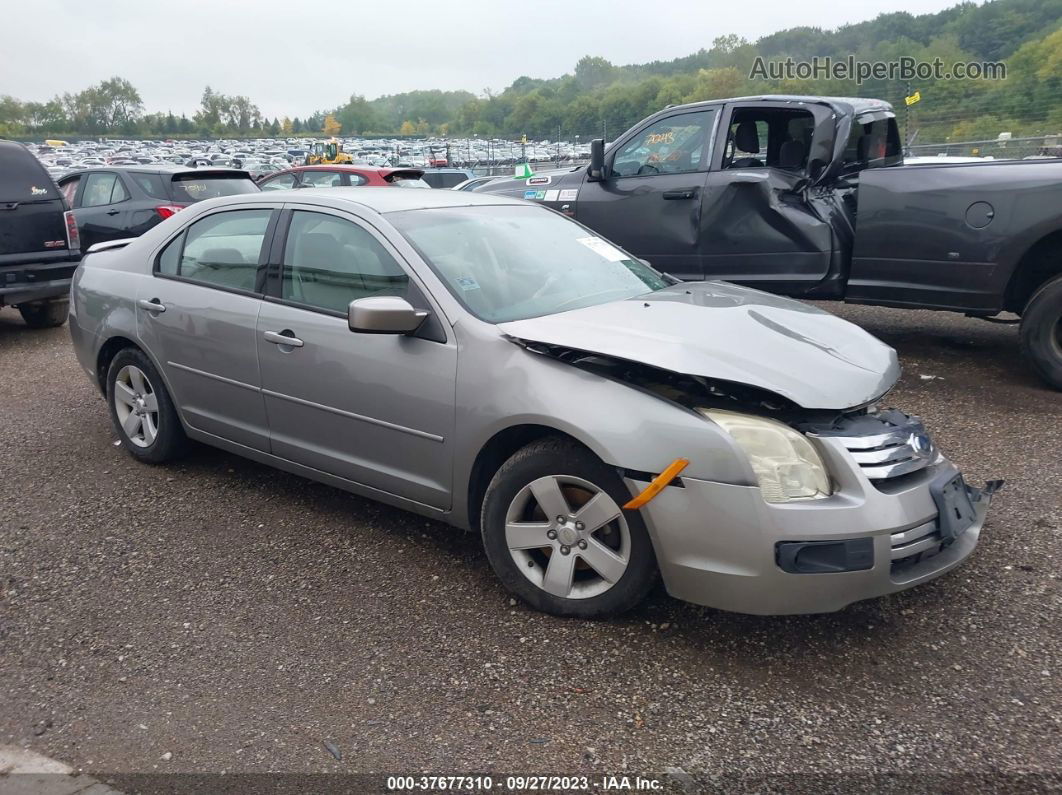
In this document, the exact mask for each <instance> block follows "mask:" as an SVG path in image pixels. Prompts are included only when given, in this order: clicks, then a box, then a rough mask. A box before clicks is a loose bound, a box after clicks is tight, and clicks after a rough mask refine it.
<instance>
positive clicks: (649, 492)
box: [623, 458, 690, 511]
mask: <svg viewBox="0 0 1062 795" xmlns="http://www.w3.org/2000/svg"><path fill="white" fill-rule="evenodd" d="M689 465H690V461H689V459H688V458H676V459H675V460H674V461H672V462H671V463H670V464H669V465H668V467H667V469H665V470H664V471H663V472H661V473H660V474H659V475H657V476H656V477H655V478H653V479H652V480H651V481H649V485H648V486H646V487H645V488H644V489H643V490H642V493H641V494H639V495H638V496H637V497H634V498H633V499H631V500H630V501H629V502H627V504H626V505H624V506H623V508H624V510H628V511H636V510H638V509H639V508H641V507H642V506H643V505H645V504H646V503H648V502H649V501H650V500H651V499H653V498H654V497H655V496H656V495H657V494H659V493H660V492H662V491H663V490H664V489H665V488H666V487H667V485H668V484H669V483H670V482H671V481H672V480H674V479H675V478H676V477H677V476H678V473H679V472H681V471H682V470H684V469H685V468H686V467H688V466H689Z"/></svg>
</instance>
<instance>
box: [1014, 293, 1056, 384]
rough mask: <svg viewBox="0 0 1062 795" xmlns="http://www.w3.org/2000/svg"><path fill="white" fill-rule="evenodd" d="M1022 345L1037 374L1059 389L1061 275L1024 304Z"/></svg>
mask: <svg viewBox="0 0 1062 795" xmlns="http://www.w3.org/2000/svg"><path fill="white" fill-rule="evenodd" d="M1021 347H1022V351H1024V353H1025V355H1026V356H1027V357H1028V359H1029V361H1030V362H1031V363H1032V366H1033V369H1035V370H1036V372H1037V373H1038V374H1039V375H1040V377H1041V378H1043V379H1044V380H1045V381H1046V382H1047V383H1049V384H1050V385H1051V386H1053V387H1054V388H1055V389H1062V276H1056V277H1055V278H1054V279H1052V280H1051V281H1049V282H1047V283H1046V284H1044V285H1042V286H1041V287H1040V289H1039V290H1037V291H1036V292H1035V293H1033V296H1032V298H1030V299H1029V303H1028V304H1026V305H1025V311H1024V313H1022V317H1021Z"/></svg>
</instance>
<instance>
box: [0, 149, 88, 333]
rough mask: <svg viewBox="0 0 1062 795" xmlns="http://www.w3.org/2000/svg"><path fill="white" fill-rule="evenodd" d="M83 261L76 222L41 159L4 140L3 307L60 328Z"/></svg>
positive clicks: (0, 180)
mask: <svg viewBox="0 0 1062 795" xmlns="http://www.w3.org/2000/svg"><path fill="white" fill-rule="evenodd" d="M80 261H81V242H80V239H79V237H78V231H77V221H76V219H75V218H74V214H73V213H72V212H71V211H70V207H69V205H67V203H66V199H65V198H64V197H63V195H62V194H61V193H60V192H59V189H58V188H57V187H56V185H55V182H54V181H53V180H52V178H51V176H49V174H48V172H47V171H45V170H44V166H42V165H41V164H40V162H39V161H38V160H37V158H36V157H34V156H33V154H32V153H30V151H29V150H28V149H26V147H24V146H23V145H22V144H19V143H15V142H14V141H0V307H2V306H17V307H18V310H19V312H21V313H22V318H23V319H24V320H25V321H26V325H28V326H31V327H32V328H47V327H50V326H61V325H62V324H63V323H65V322H66V317H67V314H68V312H69V307H70V279H71V277H72V276H73V275H74V269H75V268H76V267H77V265H78V263H79V262H80Z"/></svg>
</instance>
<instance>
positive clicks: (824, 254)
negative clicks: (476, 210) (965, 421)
mask: <svg viewBox="0 0 1062 795" xmlns="http://www.w3.org/2000/svg"><path fill="white" fill-rule="evenodd" d="M477 190H479V191H481V192H498V193H505V194H507V195H510V196H519V197H522V198H525V199H528V200H531V201H539V202H543V203H545V204H547V205H548V206H550V207H553V208H554V209H556V210H558V211H560V212H563V213H565V214H567V215H570V216H572V217H574V218H575V219H576V220H578V221H580V222H581V223H583V224H585V225H586V226H588V227H590V228H591V229H593V230H595V231H597V232H600V233H601V234H602V235H603V236H605V237H607V238H610V239H611V240H613V241H615V242H616V243H618V244H620V245H621V246H623V247H624V248H626V249H627V250H629V251H630V252H632V253H634V254H636V255H637V256H639V257H642V258H644V259H646V260H648V261H650V262H651V263H652V264H653V265H654V266H656V267H657V268H660V269H661V270H664V271H667V272H669V273H671V274H673V275H674V276H677V277H680V278H682V279H694V280H700V279H725V280H727V281H733V282H738V283H740V284H746V285H750V286H754V287H758V288H760V289H763V290H767V291H770V292H774V293H781V294H784V295H790V296H795V297H800V298H811V299H824V300H831V299H832V300H843V301H847V302H850V303H863V304H882V305H886V306H898V307H909V308H919V309H945V310H952V311H956V312H963V313H966V314H968V315H972V316H977V317H985V318H990V317H993V316H995V315H998V314H1000V313H1001V312H1014V313H1017V314H1019V315H1021V342H1022V348H1023V350H1024V352H1025V354H1026V355H1027V357H1028V359H1029V361H1030V362H1031V363H1032V365H1033V367H1034V368H1035V369H1036V371H1037V372H1038V373H1039V374H1040V375H1041V376H1042V377H1043V378H1044V379H1045V380H1046V381H1047V382H1048V383H1050V384H1051V385H1052V386H1054V387H1056V388H1058V389H1062V160H1058V161H1053V160H1033V161H1005V160H996V161H991V162H987V161H986V162H985V163H973V164H966V163H958V164H956V163H951V164H941V165H936V164H934V165H918V166H915V165H911V166H904V164H903V152H902V146H901V142H900V135H899V131H898V129H897V125H896V119H895V114H894V113H893V109H892V106H891V105H889V104H888V103H887V102H883V101H879V100H873V99H854V98H836V97H803V96H759V97H744V98H740V99H723V100H715V101H711V102H698V103H694V104H690V105H681V106H674V107H669V108H666V109H664V110H662V111H660V112H659V113H656V114H654V115H653V116H650V117H649V118H647V119H645V120H643V121H641V122H639V123H638V124H636V125H635V126H634V127H632V128H631V129H630V130H628V131H627V132H625V133H623V134H622V135H621V136H619V137H618V138H617V139H616V140H615V141H614V142H612V143H611V144H610V145H609V146H608V147H607V148H606V147H605V146H604V143H603V142H602V141H601V140H596V141H594V142H593V144H592V146H591V162H590V165H589V166H580V167H578V168H573V169H567V170H562V171H552V172H543V173H540V174H535V175H534V176H532V177H529V178H521V179H512V180H496V181H493V182H488V183H487V184H485V185H483V186H482V187H480V188H478V189H477Z"/></svg>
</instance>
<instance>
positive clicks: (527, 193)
mask: <svg viewBox="0 0 1062 795" xmlns="http://www.w3.org/2000/svg"><path fill="white" fill-rule="evenodd" d="M536 195H538V191H537V190H525V191H524V198H525V199H533V198H535V196H536Z"/></svg>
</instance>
